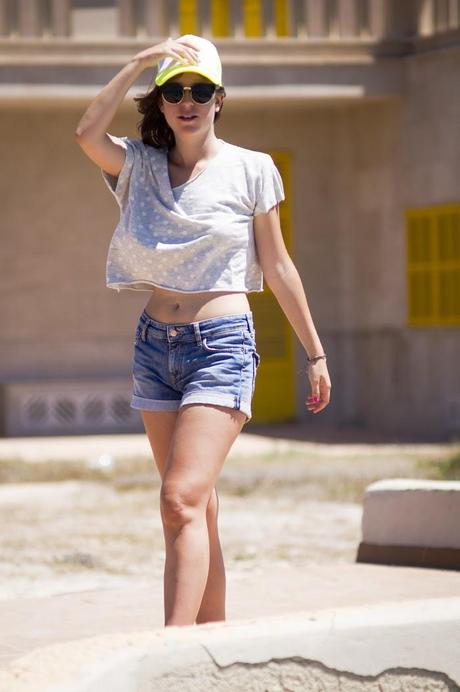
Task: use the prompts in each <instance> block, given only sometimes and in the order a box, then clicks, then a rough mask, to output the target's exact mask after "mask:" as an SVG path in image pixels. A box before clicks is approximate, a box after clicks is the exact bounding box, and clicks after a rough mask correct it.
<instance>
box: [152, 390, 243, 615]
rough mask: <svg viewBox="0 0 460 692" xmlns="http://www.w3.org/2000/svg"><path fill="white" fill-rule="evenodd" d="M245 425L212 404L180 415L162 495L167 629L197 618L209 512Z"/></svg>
mask: <svg viewBox="0 0 460 692" xmlns="http://www.w3.org/2000/svg"><path fill="white" fill-rule="evenodd" d="M245 420H246V416H245V414H244V413H242V412H241V411H236V410H234V409H230V408H227V407H223V406H215V405H211V404H190V405H187V406H184V407H182V408H181V409H180V410H179V413H178V416H177V420H176V425H175V428H174V433H173V437H172V440H171V446H170V450H169V453H168V457H167V461H166V468H165V474H164V478H163V484H162V488H161V494H160V499H161V513H162V519H163V529H164V534H165V539H166V546H167V554H166V564H165V626H168V625H189V624H193V623H194V622H195V619H196V618H197V617H198V613H199V610H200V607H201V603H202V599H203V596H204V592H205V589H206V586H207V582H208V576H209V571H210V569H209V568H210V552H211V551H210V540H209V534H208V526H207V521H206V512H207V506H208V503H209V499H210V495H211V492H212V491H213V489H214V486H215V483H216V481H217V479H218V476H219V473H220V471H221V468H222V466H223V463H224V461H225V458H226V456H227V454H228V452H229V450H230V447H231V446H232V444H233V442H234V440H235V438H236V437H237V435H238V434H239V432H240V430H241V428H242V427H243V425H244V422H245ZM211 592H212V590H211Z"/></svg>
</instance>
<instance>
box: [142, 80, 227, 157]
mask: <svg viewBox="0 0 460 692" xmlns="http://www.w3.org/2000/svg"><path fill="white" fill-rule="evenodd" d="M216 93H223V94H224V96H225V88H224V87H223V86H218V87H217V88H216ZM160 99H161V93H160V89H159V87H158V86H157V85H155V87H154V88H153V89H152V90H151V91H148V92H147V93H146V94H144V96H135V97H134V99H133V100H134V101H136V102H137V105H136V108H137V110H138V112H139V113H142V115H143V116H144V117H143V118H142V119H141V120H140V121H139V122H138V124H137V129H138V130H139V132H140V134H141V138H142V141H143V142H144V144H150V146H152V147H155V148H156V149H163V148H168V149H171V147H173V146H174V145H175V143H176V138H175V136H174V132H173V130H172V129H171V128H170V127H169V125H168V123H167V122H166V118H165V116H164V115H163V113H162V112H161V110H160V108H159V106H158V102H159V100H160ZM223 107H224V106H223V102H222V105H221V107H220V109H219V110H218V111H217V112H216V113H215V115H214V122H216V120H218V119H219V117H220V114H221V112H222V108H223Z"/></svg>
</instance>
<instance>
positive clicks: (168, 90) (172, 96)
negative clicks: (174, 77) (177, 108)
mask: <svg viewBox="0 0 460 692" xmlns="http://www.w3.org/2000/svg"><path fill="white" fill-rule="evenodd" d="M161 93H162V94H163V96H164V97H165V99H166V101H168V103H179V101H180V100H181V98H182V95H183V93H184V90H183V89H182V87H181V85H180V84H177V85H176V84H168V85H167V86H164V87H162V89H161Z"/></svg>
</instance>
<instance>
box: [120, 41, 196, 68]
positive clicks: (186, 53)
mask: <svg viewBox="0 0 460 692" xmlns="http://www.w3.org/2000/svg"><path fill="white" fill-rule="evenodd" d="M164 58H173V59H174V60H177V61H178V62H185V63H186V62H190V63H191V64H192V65H194V64H196V63H197V62H198V59H199V51H198V50H197V48H196V47H195V46H194V45H193V43H191V42H190V41H179V40H177V39H173V38H171V36H170V37H169V38H168V39H166V41H162V42H161V43H157V44H156V45H155V46H152V47H151V48H146V49H145V50H142V51H140V52H139V53H137V54H136V55H135V56H134V58H133V59H137V60H141V61H142V64H143V65H144V67H154V66H155V65H157V64H158V63H159V62H160V60H163V59H164Z"/></svg>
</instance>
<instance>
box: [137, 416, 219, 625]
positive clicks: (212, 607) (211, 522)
mask: <svg viewBox="0 0 460 692" xmlns="http://www.w3.org/2000/svg"><path fill="white" fill-rule="evenodd" d="M141 415H142V419H143V422H144V427H145V430H146V433H147V437H148V439H149V442H150V445H151V448H152V452H153V455H154V459H155V463H156V465H157V468H158V471H159V473H160V476H161V479H163V478H164V474H165V467H166V459H167V456H168V452H169V448H170V445H171V439H172V435H173V432H174V427H175V424H176V419H177V415H178V412H177V411H142V412H141ZM218 506H219V502H218V497H217V491H216V489H215V488H214V489H213V491H212V493H211V495H210V499H209V502H208V505H207V508H206V522H207V529H208V538H209V571H208V577H207V581H206V587H205V590H204V593H203V597H202V600H201V604H200V609H199V611H198V614H197V617H196V622H197V624H201V623H204V622H211V621H222V620H225V593H226V579H225V566H224V560H223V556H222V550H221V545H220V540H219V534H218V524H217V518H218ZM165 542H166V555H168V553H170V551H171V546H170V545H168V537H167V536H166V535H165ZM167 578H168V574H167V572H166V565H165V586H164V592H165V594H166V593H167V590H168V589H167V585H166V579H167ZM165 620H166V603H165Z"/></svg>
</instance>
